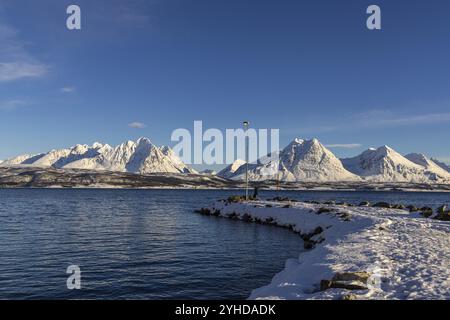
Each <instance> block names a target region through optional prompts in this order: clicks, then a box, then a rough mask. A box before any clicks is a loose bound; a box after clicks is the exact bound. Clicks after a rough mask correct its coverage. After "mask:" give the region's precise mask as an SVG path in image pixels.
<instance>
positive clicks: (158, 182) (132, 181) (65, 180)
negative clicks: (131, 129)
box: [0, 167, 450, 192]
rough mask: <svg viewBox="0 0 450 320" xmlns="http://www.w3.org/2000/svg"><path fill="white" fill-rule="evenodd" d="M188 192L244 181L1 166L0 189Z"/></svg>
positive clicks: (378, 185) (285, 186)
mask: <svg viewBox="0 0 450 320" xmlns="http://www.w3.org/2000/svg"><path fill="white" fill-rule="evenodd" d="M250 187H251V188H253V187H258V188H260V189H261V190H262V189H265V190H285V191H289V190H298V191H344V192H345V191H391V192H397V191H399V192H402V191H404V192H450V184H427V183H407V182H371V181H361V182H345V181H342V182H310V181H303V182H282V183H278V182H277V181H271V180H269V181H259V182H250ZM7 188H61V189H63V188H64V189H65V188H73V189H176V190H180V189H189V190H194V189H196V190H242V189H244V188H245V183H244V182H243V181H235V180H228V179H224V178H221V177H218V176H213V175H202V174H173V173H171V174H169V173H167V174H147V175H140V174H133V173H123V172H109V171H90V170H61V169H54V168H31V167H0V189H7Z"/></svg>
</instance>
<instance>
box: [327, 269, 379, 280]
mask: <svg viewBox="0 0 450 320" xmlns="http://www.w3.org/2000/svg"><path fill="white" fill-rule="evenodd" d="M370 276H371V274H370V273H368V272H366V271H358V272H338V273H336V274H335V275H334V276H333V279H331V280H332V281H359V282H362V283H367V280H369V278H370Z"/></svg>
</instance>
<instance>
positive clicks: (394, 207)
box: [392, 204, 405, 210]
mask: <svg viewBox="0 0 450 320" xmlns="http://www.w3.org/2000/svg"><path fill="white" fill-rule="evenodd" d="M392 208H393V209H399V210H404V209H405V206H404V205H402V204H394V205H393V206H392Z"/></svg>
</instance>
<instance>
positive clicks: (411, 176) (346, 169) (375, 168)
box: [218, 138, 450, 183]
mask: <svg viewBox="0 0 450 320" xmlns="http://www.w3.org/2000/svg"><path fill="white" fill-rule="evenodd" d="M244 164H245V162H244V161H239V162H235V163H233V164H232V165H230V166H228V167H227V168H225V169H224V170H222V171H221V172H219V173H218V176H220V177H223V178H228V179H233V180H243V179H245V173H246V166H245V165H244ZM442 165H443V164H437V163H436V162H435V161H433V160H430V159H428V158H427V157H426V156H425V155H422V154H420V155H419V154H410V155H407V156H405V157H404V156H402V155H401V154H399V153H398V152H396V151H395V150H394V149H392V148H391V147H389V146H382V147H380V148H377V149H375V148H370V149H368V150H366V151H364V152H363V153H362V154H360V155H358V156H356V157H354V158H347V159H338V158H337V157H336V156H335V155H334V154H333V153H332V152H331V151H330V150H328V149H327V148H326V147H325V146H324V145H322V144H321V143H320V142H319V140H317V139H312V140H303V139H298V138H297V139H294V140H293V141H292V142H291V143H290V144H289V145H288V146H287V147H286V148H284V149H283V150H282V151H281V152H280V154H279V160H277V161H271V162H267V163H262V162H258V163H257V164H249V166H248V167H249V171H248V174H249V179H250V180H251V181H263V180H280V181H308V182H309V181H318V182H332V181H346V182H349V181H372V182H414V183H450V173H449V172H448V171H446V170H444V168H443V167H442Z"/></svg>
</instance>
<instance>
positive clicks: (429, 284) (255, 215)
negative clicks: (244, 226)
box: [203, 201, 450, 300]
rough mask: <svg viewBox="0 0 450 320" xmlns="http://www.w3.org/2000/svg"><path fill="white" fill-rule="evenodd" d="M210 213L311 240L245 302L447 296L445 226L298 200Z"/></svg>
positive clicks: (223, 206) (402, 214)
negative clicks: (282, 230) (272, 227)
mask: <svg viewBox="0 0 450 320" xmlns="http://www.w3.org/2000/svg"><path fill="white" fill-rule="evenodd" d="M208 210H209V212H211V213H214V214H215V215H217V214H218V215H219V216H222V217H229V218H232V219H234V220H244V221H246V222H250V221H255V222H265V223H267V224H272V225H278V226H282V227H285V228H289V229H290V230H293V231H295V232H297V233H300V234H301V235H302V237H303V238H304V239H306V241H308V242H309V243H313V246H312V250H307V251H303V252H301V253H300V256H299V258H295V259H289V260H288V261H286V263H285V267H284V270H282V271H281V272H280V273H278V274H277V275H275V276H274V277H273V279H272V281H271V283H270V284H268V285H267V286H265V287H262V288H259V289H256V290H254V291H253V292H252V293H251V295H250V299H282V300H284V299H288V300H298V299H361V300H365V299H382V300H384V299H387V300H395V299H400V300H421V299H442V300H448V299H450V268H449V267H448V266H449V265H450V236H449V235H450V222H447V221H439V220H434V219H426V218H424V217H423V216H422V215H420V214H419V213H409V212H408V211H404V210H396V209H383V208H374V207H349V206H338V205H324V204H311V203H302V202H275V201H251V202H248V203H245V202H242V203H228V202H225V201H222V202H217V203H215V204H214V205H213V206H211V207H210V208H208ZM203 212H204V211H203ZM237 223H238V222H237ZM301 241H302V240H301V238H300V237H299V242H300V243H301ZM305 243H306V242H305ZM309 248H311V247H309ZM355 278H356V279H355ZM331 282H334V284H333V285H332V283H331Z"/></svg>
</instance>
